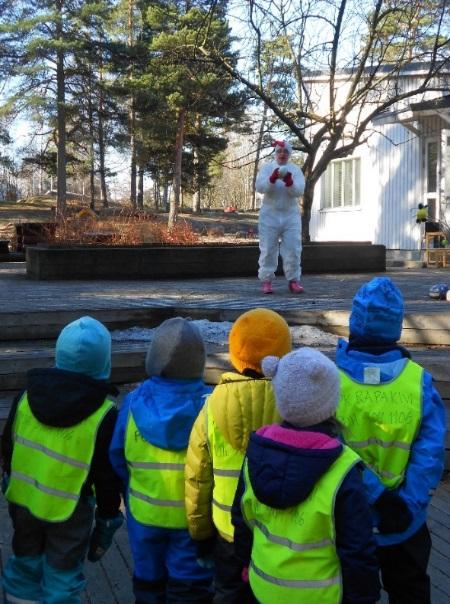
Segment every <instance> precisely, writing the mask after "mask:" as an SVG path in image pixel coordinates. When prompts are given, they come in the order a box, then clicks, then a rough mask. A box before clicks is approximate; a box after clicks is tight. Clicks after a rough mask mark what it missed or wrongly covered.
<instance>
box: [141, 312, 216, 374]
mask: <svg viewBox="0 0 450 604" xmlns="http://www.w3.org/2000/svg"><path fill="white" fill-rule="evenodd" d="M204 368H205V344H204V342H203V338H202V335H201V333H200V331H199V329H198V328H197V327H196V326H195V325H194V324H193V323H191V322H190V321H187V320H186V319H182V318H181V317H175V318H174V319H167V321H164V322H163V323H161V325H160V326H159V327H158V328H157V329H156V330H155V333H154V335H153V339H152V341H151V343H150V346H149V349H148V351H147V357H146V359H145V370H146V372H147V375H148V376H150V377H152V376H158V375H159V376H162V377H167V378H177V379H193V378H200V377H202V375H203V370H204Z"/></svg>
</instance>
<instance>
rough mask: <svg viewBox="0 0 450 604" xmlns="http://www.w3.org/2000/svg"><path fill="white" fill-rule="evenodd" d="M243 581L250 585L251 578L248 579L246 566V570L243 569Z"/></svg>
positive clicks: (246, 567)
mask: <svg viewBox="0 0 450 604" xmlns="http://www.w3.org/2000/svg"><path fill="white" fill-rule="evenodd" d="M241 579H242V580H243V581H244V583H248V582H249V578H248V566H244V568H243V569H242V572H241Z"/></svg>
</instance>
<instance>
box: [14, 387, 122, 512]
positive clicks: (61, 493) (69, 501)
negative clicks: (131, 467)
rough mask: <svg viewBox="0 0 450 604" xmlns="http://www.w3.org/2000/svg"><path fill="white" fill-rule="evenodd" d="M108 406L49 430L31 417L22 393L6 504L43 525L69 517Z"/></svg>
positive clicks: (111, 405) (88, 467)
mask: <svg viewBox="0 0 450 604" xmlns="http://www.w3.org/2000/svg"><path fill="white" fill-rule="evenodd" d="M113 406H114V403H113V402H112V401H110V400H107V399H106V400H105V401H104V402H103V404H102V405H101V406H100V407H99V408H98V409H97V410H96V411H95V412H94V413H93V414H92V415H90V416H89V417H87V418H86V419H84V420H83V421H81V422H79V423H78V424H75V425H74V426H68V427H55V426H48V425H46V424H42V423H41V422H39V421H38V420H37V419H36V418H35V417H34V415H33V413H32V412H31V409H30V406H29V403H28V397H27V394H26V393H25V394H24V395H23V397H22V398H21V400H20V401H19V404H18V406H17V411H16V415H15V418H14V427H13V440H14V449H13V455H12V459H11V480H10V482H9V486H8V489H7V491H6V498H7V499H8V501H10V502H11V503H17V504H19V505H22V506H24V507H26V508H27V509H28V510H29V511H30V512H31V513H32V514H33V516H36V517H37V518H40V519H41V520H46V521H48V522H61V521H63V520H67V519H68V518H70V516H71V515H72V514H73V512H74V510H75V507H76V505H77V502H78V500H79V498H80V493H81V489H82V487H83V485H84V483H85V482H86V479H87V477H88V475H89V471H90V468H91V462H92V457H93V455H94V450H95V441H96V437H97V430H98V428H99V426H100V424H101V423H102V421H103V418H104V417H105V415H106V413H107V412H108V411H109V410H110V409H111V408H112V407H113Z"/></svg>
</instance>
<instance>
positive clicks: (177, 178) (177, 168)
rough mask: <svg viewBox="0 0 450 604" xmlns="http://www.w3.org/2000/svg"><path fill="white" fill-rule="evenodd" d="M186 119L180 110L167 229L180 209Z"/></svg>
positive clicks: (172, 223)
mask: <svg viewBox="0 0 450 604" xmlns="http://www.w3.org/2000/svg"><path fill="white" fill-rule="evenodd" d="M185 119H186V109H184V108H183V109H180V112H179V114H178V121H177V136H176V140H175V163H174V176H173V197H172V199H171V200H170V210H169V220H168V227H169V229H171V228H173V227H174V226H175V223H176V221H177V216H178V208H179V207H180V196H181V160H182V155H183V141H184V122H185Z"/></svg>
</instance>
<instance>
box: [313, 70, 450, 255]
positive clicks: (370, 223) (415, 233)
mask: <svg viewBox="0 0 450 604" xmlns="http://www.w3.org/2000/svg"><path fill="white" fill-rule="evenodd" d="M425 68H426V66H423V65H419V66H418V65H417V64H415V65H414V64H412V65H410V66H409V67H408V68H407V69H403V71H402V72H401V74H400V76H399V78H398V80H396V82H395V85H396V86H399V87H401V89H402V90H411V89H415V88H416V87H417V84H418V78H419V77H420V75H422V76H423V73H424V71H425ZM340 77H341V81H340V82H337V90H338V96H339V94H340V93H341V91H342V94H344V93H345V89H346V86H348V83H349V75H348V74H347V75H346V74H342V76H340ZM449 83H450V79H449V72H448V71H447V72H446V73H445V74H444V76H442V77H441V78H440V81H439V87H440V88H441V89H444V90H445V89H446V92H444V94H443V93H442V92H439V93H438V92H433V91H431V90H430V91H427V92H426V93H424V94H421V95H420V96H418V95H416V96H415V97H411V98H409V99H406V100H404V101H402V103H399V104H398V105H397V106H395V107H391V109H390V110H389V111H388V112H385V113H384V114H383V115H381V116H379V117H378V118H377V119H375V120H373V121H372V122H371V125H370V127H369V131H370V136H369V138H368V140H367V142H366V143H365V144H364V145H362V146H360V147H358V148H356V149H355V151H354V154H353V155H352V156H348V157H346V158H345V159H342V160H336V161H333V162H332V163H331V164H330V166H329V167H328V169H327V171H326V173H325V174H324V175H323V176H322V178H321V179H320V181H319V183H318V184H317V186H316V189H315V195H314V203H313V206H312V212H311V223H310V234H311V240H312V241H371V242H372V243H379V244H383V245H385V246H386V248H387V249H402V250H413V249H418V248H420V244H421V236H422V232H421V228H420V226H419V225H417V224H416V209H417V206H418V204H419V203H423V204H427V205H428V213H429V218H430V220H433V221H444V222H448V223H449V225H450V88H449ZM308 85H309V87H310V94H311V96H312V99H313V101H314V100H315V102H316V103H317V105H318V106H320V105H321V103H326V102H327V92H326V91H327V88H328V80H327V77H326V75H324V74H321V75H317V76H314V78H309V79H308ZM390 85H392V83H391V84H390ZM368 108H369V107H368ZM362 110H363V111H364V107H363V109H362ZM351 117H352V115H351V114H350V116H349V120H348V123H349V126H348V127H349V129H351V128H352V127H354V126H353V125H352V124H351V121H352V120H351ZM422 228H423V227H422Z"/></svg>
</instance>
